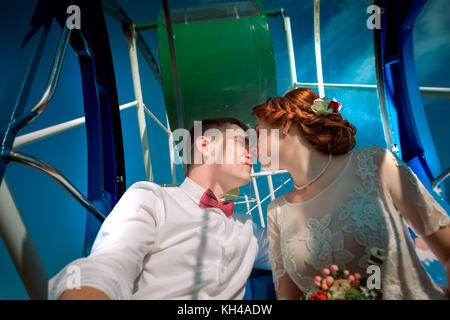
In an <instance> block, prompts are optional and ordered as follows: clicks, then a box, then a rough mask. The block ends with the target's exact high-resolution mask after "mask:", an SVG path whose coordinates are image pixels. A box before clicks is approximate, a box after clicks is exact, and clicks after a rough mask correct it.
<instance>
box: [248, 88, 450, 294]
mask: <svg viewBox="0 0 450 320" xmlns="http://www.w3.org/2000/svg"><path fill="white" fill-rule="evenodd" d="M318 98H319V97H318V96H317V94H316V93H315V92H314V91H312V90H309V89H295V90H292V91H290V92H288V93H287V94H285V95H284V96H283V97H275V98H269V99H267V101H266V102H265V103H263V104H261V105H258V106H256V107H254V108H253V113H252V115H254V116H256V117H257V118H258V124H257V126H256V128H255V129H256V131H257V133H259V132H261V130H262V129H266V130H267V135H264V138H263V136H262V135H258V137H259V140H260V141H259V142H258V145H259V147H260V148H262V147H261V146H264V145H265V146H264V147H265V148H264V150H271V147H270V143H271V133H272V134H273V133H274V132H273V130H274V129H278V130H279V136H280V137H279V149H278V150H279V154H278V155H269V156H271V157H274V156H279V159H278V163H279V167H280V168H285V169H287V170H288V171H289V173H290V174H291V176H292V178H293V180H294V182H295V183H294V186H295V188H294V189H293V190H292V191H291V192H289V193H287V194H285V195H284V196H282V197H279V198H277V199H275V200H274V201H272V202H271V203H270V204H269V207H268V209H267V212H268V213H267V219H268V234H269V243H270V245H269V250H270V259H271V265H272V272H273V279H274V283H275V289H276V292H277V297H278V298H284V299H302V298H304V297H305V294H306V293H308V292H312V291H315V290H317V289H315V285H314V282H315V279H314V277H315V276H317V275H319V274H320V273H321V271H322V270H323V269H324V268H329V267H330V266H331V265H332V264H335V265H337V266H338V267H339V268H341V269H348V270H350V271H351V272H352V273H353V272H355V273H359V274H361V275H363V276H364V275H366V274H367V272H366V271H367V267H368V266H369V262H368V260H369V258H370V250H371V248H375V247H376V248H381V249H383V250H384V252H385V255H386V260H385V262H384V263H383V264H382V266H381V271H380V276H381V290H382V298H383V299H445V298H446V294H448V292H446V289H444V288H442V287H440V286H438V285H436V284H434V283H433V281H432V280H431V278H430V277H429V276H428V274H427V273H426V271H425V269H424V268H423V266H422V264H421V262H420V260H419V258H418V257H417V254H416V252H415V248H414V244H413V241H412V239H411V237H410V234H409V231H408V228H407V225H409V226H410V227H411V228H412V229H413V230H414V232H415V233H416V234H417V235H419V236H420V237H422V239H423V240H424V241H425V243H426V244H427V245H428V247H429V248H430V249H431V250H432V252H433V253H434V254H435V255H436V257H437V258H438V259H439V261H440V262H441V263H442V265H443V266H444V267H445V269H446V273H447V283H449V280H450V226H449V223H450V218H449V217H448V215H447V213H446V212H445V211H444V209H443V208H442V207H441V206H440V205H439V204H438V203H437V202H436V201H435V200H434V199H433V198H432V196H431V195H430V194H429V193H428V191H427V190H426V189H425V188H424V186H423V185H422V183H421V182H420V181H419V179H418V178H417V177H416V175H415V174H414V173H413V172H412V171H411V170H410V169H409V168H408V166H407V165H406V164H405V163H404V162H403V161H401V160H400V159H398V158H396V157H395V156H394V155H393V154H392V153H391V152H390V151H388V150H385V149H383V148H380V147H377V146H369V147H365V148H361V149H359V150H355V151H353V152H350V151H351V150H352V149H353V148H354V146H355V144H356V143H355V138H354V136H355V134H356V128H355V127H354V126H353V125H352V124H350V123H349V122H348V121H346V120H344V119H343V118H342V116H341V114H340V113H339V111H340V104H339V103H338V102H336V101H331V100H330V99H327V98H323V99H318ZM265 137H267V139H266V138H265ZM261 140H263V141H261ZM263 167H264V168H265V169H270V170H274V169H278V168H274V167H273V165H271V163H269V164H266V165H265V166H263Z"/></svg>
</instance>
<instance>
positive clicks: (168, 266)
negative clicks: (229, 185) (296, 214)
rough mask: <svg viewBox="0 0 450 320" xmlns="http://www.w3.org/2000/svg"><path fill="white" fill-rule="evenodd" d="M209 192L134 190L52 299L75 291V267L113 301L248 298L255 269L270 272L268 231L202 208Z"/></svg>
mask: <svg viewBox="0 0 450 320" xmlns="http://www.w3.org/2000/svg"><path fill="white" fill-rule="evenodd" d="M204 191H205V189H204V188H202V187H201V186H199V185H198V184H196V183H195V182H194V181H192V180H191V179H189V178H186V179H185V181H184V182H183V183H182V184H181V185H180V186H179V187H161V186H159V185H157V184H155V183H151V182H146V181H142V182H137V183H135V184H133V185H132V186H131V187H130V188H129V189H128V190H127V191H126V192H125V193H124V195H123V196H122V198H121V199H120V201H119V202H118V203H117V204H116V206H115V207H114V209H113V210H112V211H111V213H110V214H109V215H108V217H107V219H106V220H105V221H104V222H103V224H102V226H101V228H100V231H99V233H98V234H97V238H96V240H95V242H94V245H93V247H92V251H91V254H90V255H89V256H88V257H87V258H80V259H77V260H75V261H73V262H72V263H70V264H69V265H67V266H66V267H65V268H63V269H62V270H61V271H60V272H59V273H58V274H57V275H55V276H54V277H53V278H52V279H50V281H49V299H56V298H58V297H59V295H60V294H61V293H62V292H63V291H65V290H67V289H68V288H73V283H74V279H73V277H74V275H75V273H73V272H69V270H74V267H73V266H77V267H75V268H77V269H78V270H79V272H78V273H79V275H80V281H79V282H78V284H80V285H81V286H89V287H94V288H97V289H99V290H101V291H103V292H104V293H105V294H107V295H108V296H109V297H110V298H111V299H226V300H228V299H242V297H243V296H244V291H245V284H246V281H247V279H248V277H249V275H250V272H251V270H252V268H253V267H258V268H263V269H270V264H269V258H268V241H267V234H266V230H264V229H263V228H261V227H259V226H257V225H256V224H254V223H253V221H252V218H251V216H249V215H246V214H243V213H234V214H233V215H232V216H231V217H230V218H227V217H226V216H225V214H224V213H223V212H222V211H221V210H220V209H217V208H208V209H205V208H200V207H199V206H198V204H199V201H200V199H201V197H202V195H203V193H204ZM71 266H72V267H71ZM70 283H72V287H70ZM75 283H77V282H76V280H75Z"/></svg>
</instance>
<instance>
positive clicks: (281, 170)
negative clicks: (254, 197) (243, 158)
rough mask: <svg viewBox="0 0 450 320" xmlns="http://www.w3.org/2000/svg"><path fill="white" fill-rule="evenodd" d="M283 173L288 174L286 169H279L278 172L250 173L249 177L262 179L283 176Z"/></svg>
mask: <svg viewBox="0 0 450 320" xmlns="http://www.w3.org/2000/svg"><path fill="white" fill-rule="evenodd" d="M283 173H288V171H287V170H286V169H280V170H274V171H260V172H253V171H252V173H251V176H252V177H263V176H269V175H275V174H283Z"/></svg>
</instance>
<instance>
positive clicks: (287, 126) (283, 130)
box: [281, 120, 292, 136]
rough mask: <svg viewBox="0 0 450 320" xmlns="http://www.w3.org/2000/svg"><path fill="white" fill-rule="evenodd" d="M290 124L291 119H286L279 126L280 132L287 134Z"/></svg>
mask: <svg viewBox="0 0 450 320" xmlns="http://www.w3.org/2000/svg"><path fill="white" fill-rule="evenodd" d="M291 125H292V120H288V121H286V123H285V124H283V125H282V126H281V132H282V133H283V135H285V136H287V135H288V133H289V130H290V129H291Z"/></svg>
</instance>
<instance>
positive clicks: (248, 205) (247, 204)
mask: <svg viewBox="0 0 450 320" xmlns="http://www.w3.org/2000/svg"><path fill="white" fill-rule="evenodd" d="M244 197H245V205H246V206H247V211H250V202H249V200H248V196H247V195H246V194H244Z"/></svg>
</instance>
